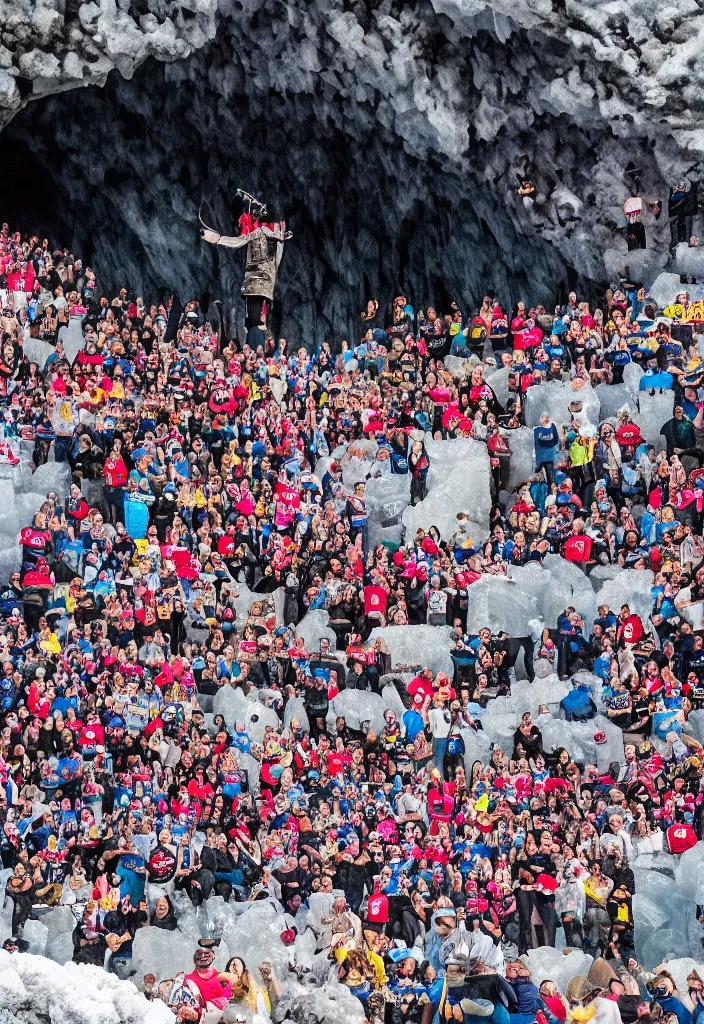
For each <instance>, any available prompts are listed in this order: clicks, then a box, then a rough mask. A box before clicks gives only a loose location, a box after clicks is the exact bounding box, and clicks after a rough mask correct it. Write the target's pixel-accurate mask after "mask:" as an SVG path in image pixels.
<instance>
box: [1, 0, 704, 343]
mask: <svg viewBox="0 0 704 1024" xmlns="http://www.w3.org/2000/svg"><path fill="white" fill-rule="evenodd" d="M702 19H704V15H703V14H702V12H701V11H700V10H699V8H698V7H697V5H696V4H693V3H691V4H687V3H685V2H684V0H678V2H676V3H673V4H670V5H668V6H666V7H659V6H658V5H653V4H646V5H642V4H641V5H627V4H625V3H623V2H620V0H619V2H616V3H614V4H607V5H604V4H601V3H599V2H597V0H579V2H576V3H573V4H568V5H549V4H548V5H546V4H545V3H544V2H543V0H527V2H526V3H524V4H521V5H516V4H511V3H508V2H507V0H490V2H489V3H480V4H479V3H475V2H474V0H431V2H428V3H423V2H421V0H413V2H410V3H406V2H402V0H384V2H383V3H372V2H371V0H358V2H356V3H354V4H342V3H341V2H335V3H333V4H330V3H319V2H313V3H308V2H304V0H288V2H286V3H277V2H275V0H250V2H248V3H247V4H227V5H218V4H217V3H216V0H195V2H193V0H188V2H184V0H178V2H176V3H173V4H170V5H168V7H164V5H163V4H161V3H159V2H158V0H145V2H143V3H140V4H127V3H114V2H112V3H101V4H98V3H94V2H86V3H82V4H78V3H76V4H63V3H60V2H59V0H46V2H45V3H42V4H32V3H30V0H20V3H19V4H17V3H14V2H12V0H4V3H3V4H2V20H3V25H4V27H5V32H4V34H3V40H2V43H3V45H2V48H1V49H0V109H1V110H2V111H3V115H4V120H8V119H10V118H12V117H13V115H15V116H14V120H12V122H11V123H10V125H9V128H8V137H9V138H10V139H11V140H12V141H14V142H17V143H19V145H17V146H13V147H10V148H9V151H8V166H7V168H6V194H7V199H8V204H9V205H10V206H14V207H15V209H14V210H12V212H13V213H15V214H16V219H17V220H23V221H25V222H27V226H30V224H29V221H30V220H32V215H31V214H30V210H31V211H33V213H34V215H36V214H37V209H38V206H41V205H42V204H43V205H44V207H45V209H44V210H42V213H46V215H47V217H48V219H49V227H51V228H52V229H55V230H56V231H57V234H58V233H59V228H63V229H64V230H63V232H62V233H61V237H68V238H71V237H74V236H75V238H76V244H77V245H78V244H79V243H84V244H82V245H80V246H79V248H82V251H83V252H87V251H91V252H92V253H93V259H94V260H95V263H96V265H97V266H98V267H99V271H100V275H101V278H102V280H103V281H105V282H106V284H107V285H108V286H110V285H112V284H116V283H119V284H122V283H123V279H124V274H125V272H127V275H128V276H129V278H130V284H131V287H132V288H133V289H135V290H136V291H137V292H138V293H142V294H147V293H149V292H151V291H153V290H154V288H155V287H156V286H159V285H161V284H164V283H166V284H169V285H171V286H172V287H175V288H178V289H179V290H180V291H182V292H183V293H184V294H186V293H187V294H188V295H191V294H193V293H199V292H200V293H203V294H204V296H205V297H206V299H207V298H209V297H216V295H215V294H214V291H213V288H214V284H213V283H214V282H217V284H216V286H215V292H216V293H217V297H221V298H222V299H223V300H224V302H225V303H226V306H228V305H229V307H230V308H229V309H227V312H228V314H230V313H231V312H232V307H233V305H234V302H235V300H234V298H233V297H234V296H236V295H237V294H238V283H239V280H238V279H239V269H240V264H239V261H238V260H237V258H236V257H233V256H232V254H224V255H223V254H222V253H218V252H216V251H213V250H209V251H206V249H205V248H204V247H203V246H201V245H199V242H198V219H197V213H198V207H199V204H200V202H201V200H205V202H206V205H207V208H208V210H209V212H210V216H211V219H212V221H213V222H214V223H215V222H217V224H218V225H219V226H221V229H223V230H228V229H230V228H231V227H232V226H233V215H234V213H235V211H234V209H233V204H232V200H233V196H234V190H235V188H236V187H237V186H241V185H242V184H243V183H244V184H246V185H247V186H248V187H252V188H256V189H258V190H259V191H261V192H262V193H263V194H265V196H266V198H267V199H268V200H269V202H270V204H273V203H274V197H275V200H276V210H275V213H276V215H277V216H278V215H283V216H285V215H286V214H287V212H288V213H290V212H291V210H292V209H293V208H294V206H295V208H296V214H295V224H294V225H292V226H293V227H294V230H295V234H296V250H297V251H296V255H295V258H293V257H288V256H287V257H285V259H284V264H283V267H282V274H281V277H280V283H281V299H282V308H283V310H284V321H283V327H284V332H286V331H293V330H294V329H295V330H296V331H297V332H298V333H299V334H301V333H304V332H305V334H307V335H308V336H309V337H310V339H311V340H313V338H316V339H318V338H320V339H322V338H323V337H325V336H326V335H327V334H328V333H329V332H330V331H331V330H333V329H334V332H335V334H336V335H338V336H339V335H340V334H341V333H342V334H343V335H344V334H345V333H346V332H348V333H347V336H348V337H350V336H351V334H352V331H353V329H355V328H356V327H357V326H358V323H357V322H358V317H359V309H361V307H362V305H363V303H364V301H366V299H367V298H368V297H369V296H370V295H375V296H376V297H377V298H378V299H379V300H380V301H381V302H382V304H383V302H384V301H385V300H386V299H387V298H388V296H389V294H390V292H391V291H392V290H393V289H395V288H397V287H401V288H403V289H404V290H406V291H407V292H408V293H409V294H410V295H415V296H420V295H423V296H424V300H425V297H426V296H427V294H428V289H427V285H428V283H429V281H432V282H443V286H442V287H441V286H439V285H438V286H437V287H438V289H439V291H438V294H437V296H434V297H433V296H428V297H429V298H430V297H432V298H434V301H438V302H440V301H442V303H443V304H445V302H446V300H447V299H450V298H454V299H456V300H457V301H458V303H460V305H464V306H468V305H469V304H470V303H471V302H475V301H476V300H477V299H479V298H481V295H482V293H483V290H484V289H485V288H487V287H490V286H491V287H493V288H495V289H496V290H497V291H498V292H499V293H500V294H501V295H502V296H504V297H505V299H506V301H509V300H511V301H513V300H516V299H519V298H526V297H528V295H530V298H531V301H538V300H541V301H543V302H544V303H545V304H546V306H547V305H549V304H551V305H554V302H555V300H556V298H557V295H556V294H555V293H554V289H555V288H556V287H560V288H561V289H562V290H563V292H564V291H566V290H567V289H568V288H569V287H570V286H571V285H572V284H573V283H577V284H578V283H579V282H580V281H581V282H586V281H588V280H591V281H595V282H599V283H602V282H606V281H609V280H611V281H617V280H618V278H619V277H620V276H621V275H623V274H625V273H626V268H627V267H629V268H630V273H632V274H633V275H636V274H638V273H641V274H642V275H643V277H644V280H645V282H646V284H651V283H652V282H653V281H654V280H655V279H656V278H657V280H658V281H659V282H660V283H659V290H660V291H668V295H669V293H670V292H671V291H672V282H671V281H669V282H668V281H667V280H661V278H662V277H663V274H662V273H661V272H662V271H663V270H664V268H665V264H666V260H667V246H668V245H669V229H668V225H667V217H666V216H663V217H661V218H660V219H659V220H655V219H654V218H653V217H652V215H651V214H650V213H648V212H646V214H645V221H644V222H645V228H646V234H647V237H648V249H647V250H645V251H643V252H642V253H635V254H634V253H627V252H626V245H625V231H624V227H625V221H624V218H623V213H622V204H623V201H624V199H625V198H626V197H627V195H628V188H627V179H626V177H625V175H624V171H625V168H626V166H627V164H628V163H629V162H630V161H632V159H633V157H634V153H637V154H638V157H637V159H638V162H639V163H640V165H641V167H642V190H643V193H644V194H645V195H647V196H653V197H659V198H661V199H664V200H665V202H666V201H667V189H668V186H669V185H670V184H672V183H674V181H676V180H677V179H679V177H680V176H681V175H682V174H683V173H684V172H685V171H686V170H688V169H690V168H692V166H694V168H695V173H696V168H697V167H698V161H699V160H700V158H701V155H702V151H703V150H704V132H703V131H702V127H701V97H700V93H701V78H700V75H701V70H700V69H699V66H698V64H697V63H696V61H694V59H693V57H692V55H691V54H692V48H693V47H694V46H695V42H694V41H696V40H697V39H698V36H699V32H700V30H701V25H702ZM459 55H461V57H460V56H459ZM149 57H152V58H155V59H151V60H147V62H146V63H144V64H142V62H144V61H145V60H146V59H147V58H149ZM458 57H459V59H458ZM140 65H142V66H141V67H140ZM111 72H112V73H111ZM103 83H106V84H105V88H104V90H101V89H99V88H88V89H84V90H82V91H81V94H80V99H78V98H77V97H76V96H75V94H73V95H72V93H71V91H70V90H72V89H75V87H77V86H86V85H88V86H91V85H93V86H99V85H102V84H103ZM51 93H55V94H57V95H54V96H48V95H47V94H51ZM42 97H45V98H44V99H41V98H42ZM30 100H33V101H35V102H31V103H30V102H29V101H30ZM38 100H39V102H37V101H38ZM77 102H78V108H77V107H76V104H77ZM23 107H24V109H21V108H23ZM18 111H21V112H20V113H18ZM88 124H89V125H90V126H91V131H90V132H89V133H88V132H86V131H85V130H84V127H85V125H88ZM312 124H315V126H316V127H315V132H314V133H312V132H311V131H310V129H309V126H310V125H312ZM281 139H285V140H286V144H285V145H283V146H282V145H281V144H280V142H281ZM273 151H276V159H275V160H272V159H270V155H271V153H272V152H273ZM524 174H527V175H528V176H532V178H533V180H534V184H535V187H536V193H535V197H534V199H522V198H520V197H519V196H518V195H517V185H518V181H519V177H520V176H521V175H524ZM330 182H335V183H336V187H335V188H334V189H333V188H330V187H329V184H330ZM39 183H41V185H39ZM341 197H344V198H343V199H341ZM302 207H304V209H302ZM75 209H81V211H82V218H81V224H80V225H75V224H74V223H73V212H74V211H75ZM429 211H432V212H431V213H429ZM67 218H71V219H70V221H69V220H68V219H67ZM117 222H119V223H120V224H121V226H122V229H121V231H120V232H119V233H116V232H115V231H114V230H113V228H114V225H115V223H117ZM35 226H36V225H35V224H34V223H32V224H31V227H35ZM323 238H324V239H325V241H322V239H323ZM382 254H383V259H382V258H380V256H381V255H382ZM703 259H704V256H703V255H702V252H701V251H700V250H688V251H682V252H680V251H679V250H678V252H677V254H676V261H675V268H676V269H677V271H678V273H677V274H676V275H672V274H671V272H670V271H669V270H665V273H666V274H667V273H669V274H670V277H672V276H674V277H675V279H676V281H677V285H678V286H679V273H681V272H687V273H692V272H693V271H696V269H697V268H698V267H699V266H700V265H701V262H702V260H703ZM572 268H576V269H574V270H573V269H572ZM695 276H696V274H695ZM424 300H420V299H419V298H416V301H424Z"/></svg>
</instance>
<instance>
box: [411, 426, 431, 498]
mask: <svg viewBox="0 0 704 1024" xmlns="http://www.w3.org/2000/svg"><path fill="white" fill-rule="evenodd" d="M408 468H409V469H410V471H411V505H417V504H418V503H419V502H421V501H423V500H424V499H425V495H426V493H427V486H428V485H427V479H428V472H429V470H430V459H429V458H428V453H427V451H426V450H425V445H424V444H423V442H422V441H414V442H413V444H412V446H411V451H410V454H409V456H408Z"/></svg>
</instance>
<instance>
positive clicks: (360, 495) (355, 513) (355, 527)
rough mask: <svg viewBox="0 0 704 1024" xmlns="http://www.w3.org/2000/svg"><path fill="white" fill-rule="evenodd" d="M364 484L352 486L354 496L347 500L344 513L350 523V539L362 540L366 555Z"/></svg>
mask: <svg viewBox="0 0 704 1024" xmlns="http://www.w3.org/2000/svg"><path fill="white" fill-rule="evenodd" d="M364 491H365V484H364V483H363V482H362V481H360V482H359V483H356V484H355V485H354V494H352V495H351V496H350V497H349V498H348V499H347V504H346V506H345V512H346V514H347V518H348V519H349V521H350V537H351V538H352V541H353V542H354V541H355V540H356V539H357V537H361V538H362V550H363V551H364V554H365V555H366V554H367V550H368V541H367V518H368V516H367V503H366V501H365V499H364Z"/></svg>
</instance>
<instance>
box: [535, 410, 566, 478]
mask: <svg viewBox="0 0 704 1024" xmlns="http://www.w3.org/2000/svg"><path fill="white" fill-rule="evenodd" d="M533 444H534V446H535V468H536V470H537V472H538V473H539V472H540V471H541V470H543V472H544V473H545V479H546V480H547V482H548V487H552V485H553V484H554V483H555V455H556V453H557V449H558V448H559V445H560V435H559V433H558V431H557V427H556V426H555V424H554V423H553V422H552V421H551V419H550V417H549V416H548V414H547V413H543V415H542V416H541V417H540V424H539V426H537V427H533Z"/></svg>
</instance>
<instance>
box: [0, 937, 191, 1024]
mask: <svg viewBox="0 0 704 1024" xmlns="http://www.w3.org/2000/svg"><path fill="white" fill-rule="evenodd" d="M175 1020H176V1018H175V1017H174V1015H173V1014H172V1013H171V1011H170V1010H169V1009H168V1007H167V1006H166V1005H165V1004H164V1003H162V1002H148V1001H147V1000H146V999H145V998H144V996H143V995H142V994H141V993H140V992H139V991H138V990H137V988H136V986H135V985H134V984H133V983H132V982H131V981H120V980H119V979H118V978H117V977H116V976H115V975H114V974H108V973H107V971H104V970H102V968H100V967H92V966H89V965H86V964H81V965H80V966H79V965H77V964H73V963H67V964H66V965H65V966H59V965H58V964H56V963H54V962H53V961H52V960H48V959H46V958H45V957H40V956H33V955H32V954H30V953H14V954H12V955H11V954H10V953H6V952H5V950H0V1022H2V1024H20V1022H27V1021H30V1022H38V1021H42V1022H48V1024H59V1022H63V1024H171V1022H173V1021H175Z"/></svg>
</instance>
